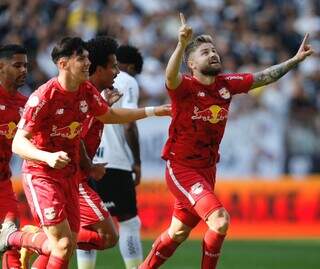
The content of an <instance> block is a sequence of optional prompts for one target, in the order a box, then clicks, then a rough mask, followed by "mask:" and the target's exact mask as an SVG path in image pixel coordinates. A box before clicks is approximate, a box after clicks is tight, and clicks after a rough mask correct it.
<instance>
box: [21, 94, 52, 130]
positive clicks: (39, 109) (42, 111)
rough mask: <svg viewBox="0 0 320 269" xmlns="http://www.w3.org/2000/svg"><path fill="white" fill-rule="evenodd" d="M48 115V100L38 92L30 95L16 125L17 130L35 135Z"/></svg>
mask: <svg viewBox="0 0 320 269" xmlns="http://www.w3.org/2000/svg"><path fill="white" fill-rule="evenodd" d="M47 115H48V100H46V98H45V96H43V95H41V94H40V93H39V92H34V93H33V94H32V95H30V97H29V99H28V101H27V103H26V105H25V107H24V111H23V114H22V117H21V119H20V122H19V124H18V128H19V129H23V130H25V131H27V132H30V133H35V132H37V131H39V130H40V129H41V126H42V124H43V122H44V120H45V118H46V116H47Z"/></svg>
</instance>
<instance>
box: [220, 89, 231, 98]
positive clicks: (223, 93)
mask: <svg viewBox="0 0 320 269" xmlns="http://www.w3.org/2000/svg"><path fill="white" fill-rule="evenodd" d="M218 92H219V94H220V96H221V97H222V98H223V99H230V97H231V94H230V92H229V90H228V89H227V88H225V87H223V88H221V89H220V90H219V91H218Z"/></svg>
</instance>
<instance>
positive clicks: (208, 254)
mask: <svg viewBox="0 0 320 269" xmlns="http://www.w3.org/2000/svg"><path fill="white" fill-rule="evenodd" d="M204 254H205V255H207V256H209V257H212V258H217V257H219V256H220V253H210V252H208V251H205V252H204Z"/></svg>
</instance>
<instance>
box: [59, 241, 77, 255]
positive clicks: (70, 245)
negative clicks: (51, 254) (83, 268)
mask: <svg viewBox="0 0 320 269" xmlns="http://www.w3.org/2000/svg"><path fill="white" fill-rule="evenodd" d="M74 249H75V242H73V240H72V239H71V238H68V237H63V238H61V239H59V240H58V242H57V244H56V251H57V252H59V254H60V256H63V257H71V255H72V253H73V251H74Z"/></svg>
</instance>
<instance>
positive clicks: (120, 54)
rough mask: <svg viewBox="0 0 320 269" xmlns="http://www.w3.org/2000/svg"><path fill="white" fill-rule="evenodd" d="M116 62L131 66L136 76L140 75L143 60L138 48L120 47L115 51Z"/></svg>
mask: <svg viewBox="0 0 320 269" xmlns="http://www.w3.org/2000/svg"><path fill="white" fill-rule="evenodd" d="M117 60H118V62H119V63H123V64H133V65H134V69H135V72H136V74H140V73H141V71H142V66H143V58H142V55H141V53H140V51H139V50H138V48H136V47H134V46H130V45H121V46H120V47H119V48H118V50H117Z"/></svg>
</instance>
